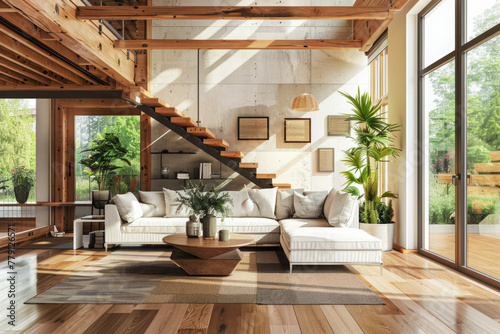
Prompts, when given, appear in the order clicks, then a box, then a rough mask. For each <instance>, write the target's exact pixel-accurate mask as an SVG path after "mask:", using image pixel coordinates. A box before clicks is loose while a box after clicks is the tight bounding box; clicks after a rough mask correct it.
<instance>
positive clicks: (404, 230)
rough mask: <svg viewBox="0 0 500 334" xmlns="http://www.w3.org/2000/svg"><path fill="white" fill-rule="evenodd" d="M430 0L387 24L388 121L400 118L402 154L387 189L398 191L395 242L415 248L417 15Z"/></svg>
mask: <svg viewBox="0 0 500 334" xmlns="http://www.w3.org/2000/svg"><path fill="white" fill-rule="evenodd" d="M429 2H430V0H424V1H418V0H410V1H409V2H408V3H407V4H406V6H405V7H404V8H403V10H401V11H399V12H396V15H395V16H394V19H393V21H392V22H391V24H390V25H389V35H388V38H389V69H388V71H389V73H388V75H389V78H388V84H389V88H388V91H389V108H390V111H389V121H390V122H399V123H401V124H402V125H403V129H404V131H402V132H401V134H400V135H399V144H400V147H401V148H402V149H403V152H402V155H401V157H400V158H399V159H398V160H397V161H396V162H395V163H392V164H389V189H391V190H393V191H396V192H397V193H398V194H399V200H398V207H397V210H395V211H396V221H397V231H396V239H395V242H396V243H397V244H398V245H400V246H402V247H404V248H406V249H416V248H417V246H418V245H417V242H418V220H417V219H418V147H417V139H418V138H417V125H418V101H417V82H418V75H417V46H418V45H417V16H418V13H419V12H420V11H421V10H422V9H423V8H424V7H425V6H426V5H427V4H428V3H429Z"/></svg>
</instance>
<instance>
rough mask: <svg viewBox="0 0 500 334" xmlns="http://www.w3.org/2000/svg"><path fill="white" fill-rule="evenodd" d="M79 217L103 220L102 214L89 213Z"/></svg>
mask: <svg viewBox="0 0 500 334" xmlns="http://www.w3.org/2000/svg"><path fill="white" fill-rule="evenodd" d="M80 219H84V220H87V219H90V220H92V219H96V220H104V215H89V216H83V217H82V218H80Z"/></svg>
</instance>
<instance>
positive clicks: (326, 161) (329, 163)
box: [318, 148, 335, 172]
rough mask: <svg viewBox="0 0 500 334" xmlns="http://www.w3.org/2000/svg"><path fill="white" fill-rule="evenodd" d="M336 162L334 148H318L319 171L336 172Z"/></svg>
mask: <svg viewBox="0 0 500 334" xmlns="http://www.w3.org/2000/svg"><path fill="white" fill-rule="evenodd" d="M334 164H335V154H334V149H333V148H318V172H334V171H335V170H334V169H335V168H334Z"/></svg>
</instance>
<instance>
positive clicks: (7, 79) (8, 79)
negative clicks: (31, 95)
mask: <svg viewBox="0 0 500 334" xmlns="http://www.w3.org/2000/svg"><path fill="white" fill-rule="evenodd" d="M0 80H2V81H5V82H6V83H8V84H13V85H20V86H22V83H21V82H19V81H17V80H16V79H12V78H11V77H8V76H6V75H3V74H2V73H1V72H0ZM35 87H38V86H35ZM0 90H4V87H2V89H0Z"/></svg>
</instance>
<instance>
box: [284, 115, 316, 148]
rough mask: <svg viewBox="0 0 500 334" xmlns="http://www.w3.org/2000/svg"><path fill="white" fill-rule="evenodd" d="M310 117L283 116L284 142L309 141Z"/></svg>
mask: <svg viewBox="0 0 500 334" xmlns="http://www.w3.org/2000/svg"><path fill="white" fill-rule="evenodd" d="M310 142H311V119H310V118H285V143H310Z"/></svg>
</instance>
